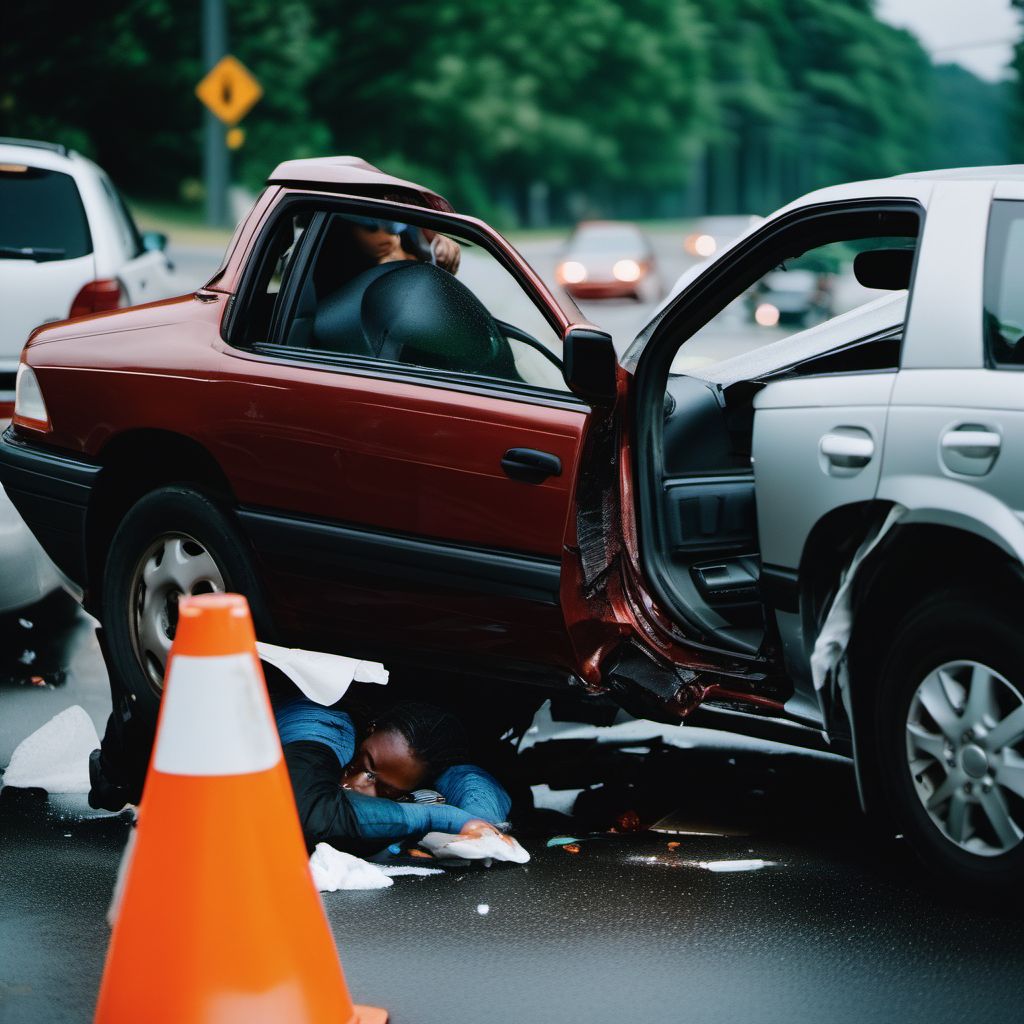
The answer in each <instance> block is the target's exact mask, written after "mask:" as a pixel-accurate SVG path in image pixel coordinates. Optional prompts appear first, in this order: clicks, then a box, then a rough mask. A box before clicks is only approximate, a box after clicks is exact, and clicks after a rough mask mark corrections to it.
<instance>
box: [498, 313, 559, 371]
mask: <svg viewBox="0 0 1024 1024" xmlns="http://www.w3.org/2000/svg"><path fill="white" fill-rule="evenodd" d="M494 322H495V323H496V324H497V325H498V330H500V331H501V333H502V334H503V335H504V336H505V339H506V340H508V339H509V338H513V339H515V340H516V341H521V342H522V343H523V344H524V345H529V346H530V348H535V349H536V350H537V351H538V352H539V353H540V354H541V355H542V356H544V358H545V359H547V361H548V362H549V363H552V364H553V365H554V366H556V367H557V368H558V370H559V372H562V371H564V369H565V366H564V364H563V363H562V360H561V359H559V358H558V356H556V355H555V353H554V352H552V351H551V349H549V348H548V347H547V346H546V345H545V344H543V343H542V342H540V341H538V340H537V339H536V338H535V337H534V336H533V335H532V334H527V332H526V331H524V330H523V329H522V328H521V327H516V325H515V324H510V323H507V322H506V321H504V320H497V319H496V320H495V321H494Z"/></svg>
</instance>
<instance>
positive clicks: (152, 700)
mask: <svg viewBox="0 0 1024 1024" xmlns="http://www.w3.org/2000/svg"><path fill="white" fill-rule="evenodd" d="M103 579H104V585H103V591H102V594H101V598H100V617H101V621H102V625H103V628H104V631H105V633H106V638H107V645H108V651H109V657H110V660H111V661H112V662H113V665H112V666H110V668H111V671H113V672H115V673H116V675H117V676H118V680H117V681H118V682H119V683H120V684H121V688H122V690H123V691H124V692H125V694H126V695H127V697H128V699H129V700H130V701H131V705H132V708H133V709H134V710H135V711H136V712H137V713H138V714H139V716H140V718H142V719H144V720H149V721H155V718H156V712H157V709H158V707H159V704H160V695H161V693H162V679H163V667H164V665H163V662H164V661H165V660H166V650H167V649H169V647H170V643H171V640H172V639H173V635H174V630H175V628H176V624H177V600H178V598H179V597H180V596H181V595H182V594H185V593H189V594H198V593H212V592H220V591H230V592H234V593H240V594H244V595H245V596H246V598H248V601H249V606H250V608H251V610H252V614H253V620H254V623H255V626H256V633H257V636H259V637H261V638H264V637H268V636H269V634H270V623H269V619H268V616H267V613H266V611H265V605H264V602H263V600H262V598H261V596H260V584H259V580H258V578H257V576H256V574H255V571H254V569H253V565H252V552H251V549H250V548H249V546H248V544H247V543H246V541H245V539H244V538H243V537H242V535H241V533H240V532H239V530H238V528H237V527H236V526H235V524H234V522H233V521H232V519H231V517H230V515H229V514H228V513H227V512H226V511H225V510H223V509H222V508H221V507H220V506H219V505H218V504H217V503H216V502H215V501H214V500H213V499H211V498H210V497H208V496H207V495H205V494H203V493H201V492H200V491H198V490H195V489H194V488H192V487H186V486H180V485H175V486H168V487H161V488H159V489H158V490H155V491H151V492H150V493H149V494H147V495H146V496H145V497H143V498H141V499H140V500H139V501H138V502H136V503H135V504H134V505H133V506H132V507H131V508H130V509H129V510H128V512H127V514H126V515H125V517H124V519H123V520H122V521H121V523H120V525H119V526H118V528H117V530H116V532H115V533H114V536H113V539H112V540H111V543H110V549H109V553H108V555H107V561H106V566H105V570H104V577H103Z"/></svg>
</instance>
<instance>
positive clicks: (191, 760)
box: [153, 654, 281, 775]
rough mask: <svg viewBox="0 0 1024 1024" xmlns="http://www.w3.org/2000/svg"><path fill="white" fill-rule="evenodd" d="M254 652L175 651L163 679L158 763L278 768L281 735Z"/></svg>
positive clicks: (223, 771)
mask: <svg viewBox="0 0 1024 1024" xmlns="http://www.w3.org/2000/svg"><path fill="white" fill-rule="evenodd" d="M262 690H263V684H262V683H261V682H260V680H259V678H258V677H257V676H256V668H255V665H254V664H253V657H252V655H251V654H227V655H221V656H218V657H202V658H197V657H193V656H191V655H185V654H176V655H175V656H174V657H173V658H172V659H171V670H170V672H169V673H168V676H167V680H166V682H165V685H164V697H163V709H162V711H161V718H160V731H159V733H158V734H157V738H156V753H155V754H154V760H153V767H154V768H155V769H156V770H157V771H158V772H164V773H166V774H168V775H245V774H247V773H249V772H261V771H265V770H266V769H268V768H273V766H274V765H275V764H277V762H278V761H280V760H281V741H280V740H279V739H278V737H277V728H276V726H275V725H274V720H273V718H272V717H271V715H270V712H269V710H268V708H267V702H266V698H265V697H264V695H263V692H262Z"/></svg>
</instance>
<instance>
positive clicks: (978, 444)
mask: <svg viewBox="0 0 1024 1024" xmlns="http://www.w3.org/2000/svg"><path fill="white" fill-rule="evenodd" d="M1001 444H1002V439H1001V438H1000V437H999V435H998V434H997V433H996V432H995V431H994V430H947V431H946V433H945V434H943V435H942V450H943V451H946V452H956V453H957V454H958V455H963V456H964V457H965V458H968V459H990V458H992V456H993V455H995V454H996V452H998V451H999V446H1000V445H1001Z"/></svg>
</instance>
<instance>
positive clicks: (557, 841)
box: [547, 836, 579, 847]
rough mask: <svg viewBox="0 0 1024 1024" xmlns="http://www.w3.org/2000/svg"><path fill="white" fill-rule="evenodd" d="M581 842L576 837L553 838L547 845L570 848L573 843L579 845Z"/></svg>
mask: <svg viewBox="0 0 1024 1024" xmlns="http://www.w3.org/2000/svg"><path fill="white" fill-rule="evenodd" d="M578 842H579V840H578V839H577V838H576V837H575V836H552V837H551V838H550V839H549V840H548V841H547V845H548V846H549V847H550V846H569V845H570V844H571V843H578Z"/></svg>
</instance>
